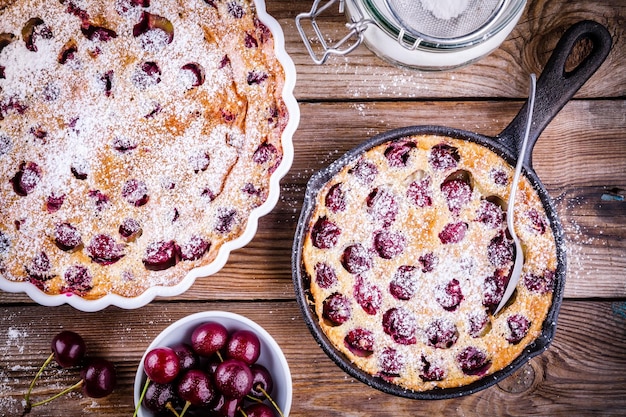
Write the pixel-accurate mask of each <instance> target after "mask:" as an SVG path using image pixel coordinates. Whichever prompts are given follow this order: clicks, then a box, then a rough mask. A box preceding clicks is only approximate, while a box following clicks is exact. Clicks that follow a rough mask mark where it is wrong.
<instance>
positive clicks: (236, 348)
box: [226, 329, 261, 365]
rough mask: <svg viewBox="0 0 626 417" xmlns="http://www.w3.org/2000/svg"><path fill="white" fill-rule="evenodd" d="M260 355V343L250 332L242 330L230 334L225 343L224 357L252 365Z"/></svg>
mask: <svg viewBox="0 0 626 417" xmlns="http://www.w3.org/2000/svg"><path fill="white" fill-rule="evenodd" d="M260 355H261V341H260V340H259V337H258V336H257V335H256V334H255V333H254V332H252V331H250V330H246V329H242V330H236V331H234V332H233V333H231V335H230V338H229V339H228V342H227V343H226V356H227V357H228V358H231V359H238V360H240V361H242V362H244V363H247V364H248V365H252V364H253V363H255V362H256V361H257V359H259V356H260Z"/></svg>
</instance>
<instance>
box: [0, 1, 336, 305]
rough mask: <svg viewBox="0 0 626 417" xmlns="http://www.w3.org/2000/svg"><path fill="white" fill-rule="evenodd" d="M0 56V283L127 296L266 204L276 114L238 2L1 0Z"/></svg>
mask: <svg viewBox="0 0 626 417" xmlns="http://www.w3.org/2000/svg"><path fill="white" fill-rule="evenodd" d="M0 64H1V65H0V201H2V204H0V237H1V242H2V247H1V250H0V274H1V276H2V278H4V279H8V280H10V281H16V282H19V281H30V282H32V283H33V284H35V285H37V286H38V287H39V288H40V289H41V290H42V291H44V292H45V293H47V294H51V295H55V294H60V293H67V294H77V295H80V296H81V297H84V298H87V299H97V298H100V297H103V296H105V295H107V294H111V293H113V294H119V295H122V296H126V297H135V296H137V295H140V294H142V293H143V292H145V291H146V290H147V289H148V288H150V287H152V286H157V285H159V286H170V285H175V284H177V283H178V282H179V281H180V280H182V279H183V278H184V277H185V275H186V274H187V272H188V271H190V270H191V269H193V268H196V267H199V266H203V265H206V264H209V263H210V262H212V261H213V260H214V259H215V257H216V256H217V252H218V251H219V250H220V248H221V247H222V246H223V244H224V243H225V242H228V241H231V240H233V239H236V238H237V237H238V236H240V235H241V234H242V233H243V232H244V230H245V228H246V225H247V220H248V218H249V216H250V213H251V212H252V210H254V209H255V208H257V207H259V206H261V205H262V204H263V203H264V202H265V200H266V199H267V196H268V194H269V187H270V177H271V175H272V173H273V172H274V171H275V170H276V168H277V167H278V166H279V164H280V163H281V161H282V159H283V146H282V135H283V131H284V129H285V127H286V126H287V122H288V120H289V115H288V114H287V109H286V105H285V103H284V101H283V85H284V84H285V74H284V70H283V67H282V66H281V64H280V62H279V61H278V58H277V56H276V54H275V50H274V38H273V35H272V32H271V31H270V30H269V29H268V27H267V26H265V25H264V24H263V22H261V21H260V20H259V16H258V15H257V10H256V6H255V4H254V3H253V2H252V1H250V0H241V1H236V2H233V1H211V2H207V1H203V0H193V1H189V2H179V1H174V0H164V1H159V2H155V1H149V0H117V1H114V2H111V4H110V5H109V6H104V5H103V3H102V2H99V1H95V0H81V1H63V0H62V1H59V0H54V1H45V0H17V1H11V2H9V3H7V5H5V6H3V7H2V8H1V9H0ZM338 204H339V203H338ZM334 233H335V232H333V230H326V229H325V230H322V231H321V232H320V241H321V242H323V243H322V244H330V243H332V241H333V239H334V237H333V236H334Z"/></svg>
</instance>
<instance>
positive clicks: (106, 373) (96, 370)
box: [80, 358, 117, 398]
mask: <svg viewBox="0 0 626 417" xmlns="http://www.w3.org/2000/svg"><path fill="white" fill-rule="evenodd" d="M80 375H81V378H82V380H83V381H84V382H83V389H82V391H83V394H84V395H86V396H88V397H91V398H102V397H106V396H107V395H109V394H111V393H112V392H113V389H114V388H115V385H116V382H117V378H116V372H115V366H114V365H113V363H111V362H110V361H108V360H106V359H104V358H91V359H89V360H88V363H87V366H85V368H83V370H82V371H81V374H80Z"/></svg>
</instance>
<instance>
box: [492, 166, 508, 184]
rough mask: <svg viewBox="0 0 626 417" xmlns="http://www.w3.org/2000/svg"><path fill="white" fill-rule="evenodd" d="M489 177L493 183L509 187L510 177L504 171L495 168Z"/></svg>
mask: <svg viewBox="0 0 626 417" xmlns="http://www.w3.org/2000/svg"><path fill="white" fill-rule="evenodd" d="M489 176H490V177H491V179H492V180H493V182H494V183H495V184H497V185H502V186H504V185H507V184H508V183H509V176H508V175H507V173H506V171H504V170H503V169H498V168H494V169H492V170H491V171H489Z"/></svg>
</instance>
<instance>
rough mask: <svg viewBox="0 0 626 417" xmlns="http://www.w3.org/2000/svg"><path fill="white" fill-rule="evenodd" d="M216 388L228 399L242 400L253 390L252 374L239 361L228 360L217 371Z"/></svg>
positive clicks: (247, 367) (215, 376)
mask: <svg viewBox="0 0 626 417" xmlns="http://www.w3.org/2000/svg"><path fill="white" fill-rule="evenodd" d="M214 379H215V386H216V387H217V389H219V390H220V392H222V393H223V394H224V396H225V397H227V398H236V399H240V398H243V397H245V396H246V395H247V394H248V393H249V392H250V389H252V372H251V371H250V368H249V366H248V364H246V363H245V362H242V361H240V360H238V359H226V360H225V361H224V362H222V363H220V364H219V365H218V366H217V368H216V369H215V375H214Z"/></svg>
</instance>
